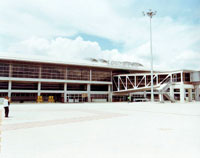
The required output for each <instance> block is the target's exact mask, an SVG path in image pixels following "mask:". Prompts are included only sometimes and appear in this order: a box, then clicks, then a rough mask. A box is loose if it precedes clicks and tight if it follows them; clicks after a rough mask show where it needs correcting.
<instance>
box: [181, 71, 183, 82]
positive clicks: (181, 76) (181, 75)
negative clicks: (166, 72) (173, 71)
mask: <svg viewBox="0 0 200 158" xmlns="http://www.w3.org/2000/svg"><path fill="white" fill-rule="evenodd" d="M181 83H183V72H181Z"/></svg>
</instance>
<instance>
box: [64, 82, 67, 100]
mask: <svg viewBox="0 0 200 158" xmlns="http://www.w3.org/2000/svg"><path fill="white" fill-rule="evenodd" d="M66 102H67V83H64V103H66Z"/></svg>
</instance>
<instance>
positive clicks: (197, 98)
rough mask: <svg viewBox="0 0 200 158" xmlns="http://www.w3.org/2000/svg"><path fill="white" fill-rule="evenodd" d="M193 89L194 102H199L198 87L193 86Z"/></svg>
mask: <svg viewBox="0 0 200 158" xmlns="http://www.w3.org/2000/svg"><path fill="white" fill-rule="evenodd" d="M194 88H195V101H200V98H199V85H195V86H194Z"/></svg>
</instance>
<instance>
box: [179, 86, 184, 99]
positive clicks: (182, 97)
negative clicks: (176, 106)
mask: <svg viewBox="0 0 200 158" xmlns="http://www.w3.org/2000/svg"><path fill="white" fill-rule="evenodd" d="M184 97H185V89H184V87H183V85H181V87H180V102H181V103H185V99H184Z"/></svg>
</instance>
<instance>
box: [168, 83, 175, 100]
mask: <svg viewBox="0 0 200 158" xmlns="http://www.w3.org/2000/svg"><path fill="white" fill-rule="evenodd" d="M169 89H170V97H171V98H172V99H174V88H173V87H172V86H170V88H169Z"/></svg>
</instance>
